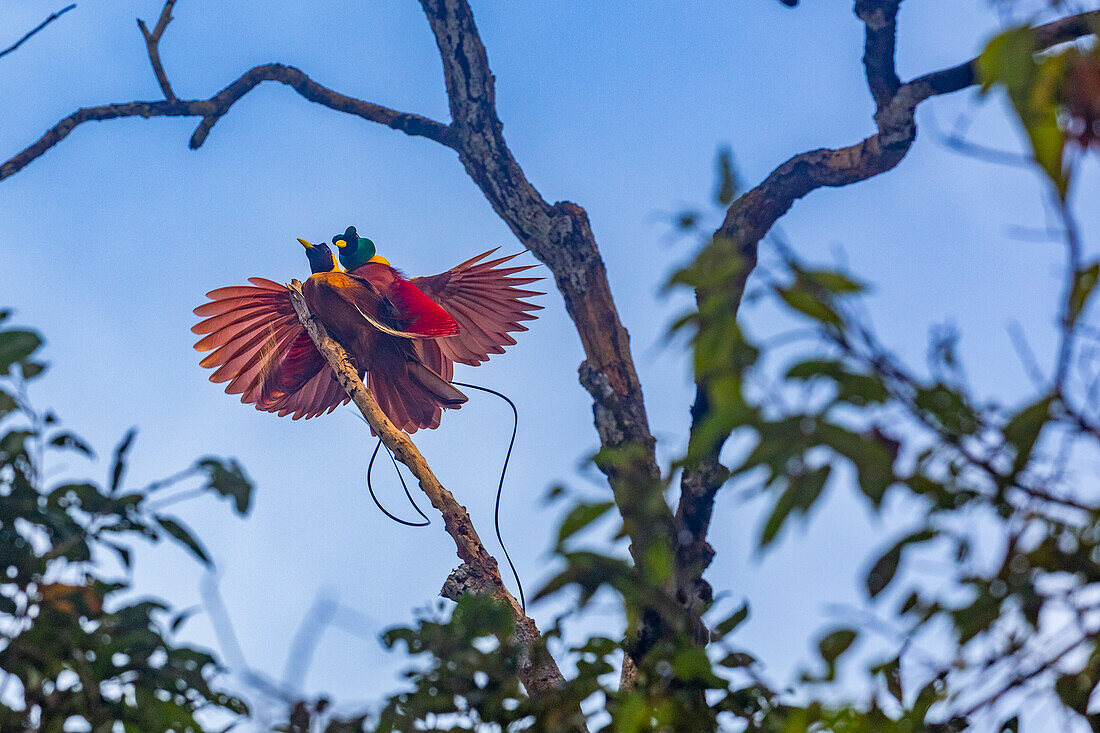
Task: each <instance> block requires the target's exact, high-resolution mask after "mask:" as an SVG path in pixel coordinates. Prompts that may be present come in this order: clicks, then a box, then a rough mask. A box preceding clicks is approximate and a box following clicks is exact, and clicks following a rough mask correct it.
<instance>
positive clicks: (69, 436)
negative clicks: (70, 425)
mask: <svg viewBox="0 0 1100 733" xmlns="http://www.w3.org/2000/svg"><path fill="white" fill-rule="evenodd" d="M50 445H52V446H53V447H54V448H66V449H68V450H75V451H76V452H77V453H83V454H84V455H86V456H88V457H89V458H95V451H94V450H92V447H91V446H90V445H88V444H87V443H85V442H84V440H83V439H82V438H81V437H80V436H79V435H76V434H75V433H68V432H65V433H58V434H57V435H55V436H53V437H52V438H50Z"/></svg>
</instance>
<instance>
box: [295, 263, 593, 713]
mask: <svg viewBox="0 0 1100 733" xmlns="http://www.w3.org/2000/svg"><path fill="white" fill-rule="evenodd" d="M301 287H302V286H301V283H299V282H298V281H297V280H295V281H293V282H291V284H290V285H289V286H288V287H287V291H288V292H289V294H290V300H291V303H292V304H293V305H294V311H295V313H297V315H298V320H300V321H301V322H302V325H303V326H305V328H306V330H307V331H308V332H309V336H310V338H311V339H313V343H314V344H315V345H316V346H317V349H318V350H319V351H320V352H321V353H322V354H323V355H324V357H325V360H326V361H327V362H328V364H329V366H330V367H332V370H333V372H335V374H336V378H337V380H338V381H339V382H340V385H341V386H342V387H343V388H344V390H345V391H346V392H347V393H348V396H349V397H351V399H352V401H353V402H354V403H355V406H356V407H358V408H359V411H360V412H362V413H363V417H364V418H366V421H367V423H368V424H370V426H371V428H372V429H373V430H374V432H375V433H377V434H378V435H379V437H381V439H382V442H383V443H385V444H386V447H387V448H389V449H390V450H391V451H393V454H394V455H395V456H396V458H397V460H399V461H401V462H402V463H404V464H405V465H406V466H408V468H409V470H410V471H412V473H413V475H414V476H416V478H417V480H418V481H419V482H420V488H421V489H422V490H423V491H424V493H425V494H426V495H427V497H428V499H429V500H430V501H431V503H432V506H434V507H435V508H436V509H438V510H439V512H440V514H442V515H443V525H444V528H445V529H446V531H447V534H449V535H450V536H451V538H452V539H453V540H454V543H455V550H456V551H457V553H458V556H459V558H461V559H462V565H461V566H460V567H459V568H458V569H457V570H456V571H454V573H452V575H451V577H450V578H448V580H447V583H446V584H445V585H444V587H443V594H444V595H445V596H447V597H448V598H452V599H455V598H457V597H458V595H460V594H462V593H480V594H487V595H490V596H492V597H493V598H495V599H496V600H498V601H499V602H501V603H503V604H505V605H506V606H507V607H508V609H509V610H510V611H511V612H512V617H513V619H514V620H515V634H516V640H517V641H518V642H519V644H520V645H521V646H522V648H523V649H524V650H525V651H526V654H525V655H524V657H523V658H522V659H520V660H519V664H518V669H517V670H516V671H517V674H518V676H519V678H520V681H521V682H523V685H524V687H525V688H527V691H528V694H530V695H531V696H532V697H537V696H539V695H541V694H545V693H552V692H553V691H555V690H558V689H560V688H561V687H563V686H564V685H565V678H564V677H563V676H562V674H561V671H560V670H559V669H558V666H557V663H556V662H555V661H554V659H553V657H551V656H550V653H549V652H548V651H547V650H546V646H545V644H544V643H543V640H542V636H541V635H540V634H539V630H538V627H537V626H535V622H534V621H533V620H531V619H530V618H529V617H528V616H527V615H526V614H525V613H524V612H523V610H522V609H521V608H520V605H519V603H518V602H517V601H516V599H515V598H514V597H513V596H512V594H511V593H509V592H508V590H507V588H505V587H504V583H503V581H502V580H501V577H500V571H499V569H498V568H497V561H496V559H495V558H493V556H492V555H490V554H489V552H488V551H487V550H486V549H485V546H484V545H483V544H482V542H481V538H480V537H478V534H477V530H476V529H474V525H473V521H472V520H471V519H470V515H469V514H467V513H466V508H465V507H463V506H462V505H461V504H459V503H458V502H457V501H456V500H455V498H454V496H453V495H452V494H451V492H449V491H448V490H447V489H446V488H445V487H444V486H443V484H441V483H440V481H439V479H438V478H436V476H435V474H434V473H433V472H432V470H431V468H430V467H429V466H428V463H427V461H425V460H424V456H423V455H421V453H420V451H419V450H417V448H416V446H415V445H414V444H413V442H412V440H411V439H410V438H409V436H408V435H407V434H406V433H404V432H402V431H401V430H398V429H397V427H395V426H394V424H393V423H392V422H390V419H389V418H388V417H386V414H385V413H384V412H382V409H381V408H380V407H379V406H378V402H377V401H376V400H375V399H374V395H372V394H371V393H370V391H369V390H368V389H367V388H366V386H365V385H364V384H363V381H362V380H361V379H360V378H359V371H358V369H357V368H356V367H355V366H354V365H353V364H352V362H351V359H350V358H349V357H348V354H347V352H346V351H344V349H343V347H342V346H340V344H339V343H337V342H336V341H335V340H334V339H333V338H331V337H330V336H329V335H328V334H327V333H326V331H325V328H324V326H322V325H321V324H320V323H319V322H318V321H317V320H316V319H315V318H313V316H312V315H310V312H309V307H308V306H307V305H306V301H305V298H304V296H303V295H302V289H301ZM577 716H578V717H577V718H576V721H582V720H583V718H581V717H579V716H580V711H579V710H578V711H577ZM576 721H574V722H576ZM575 729H577V730H584V725H583V723H577V725H576V726H575Z"/></svg>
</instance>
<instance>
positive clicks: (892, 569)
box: [867, 529, 936, 598]
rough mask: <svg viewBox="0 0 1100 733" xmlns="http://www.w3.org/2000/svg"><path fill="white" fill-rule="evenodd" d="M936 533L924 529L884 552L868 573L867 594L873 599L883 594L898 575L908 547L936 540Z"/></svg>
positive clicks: (899, 541) (903, 538)
mask: <svg viewBox="0 0 1100 733" xmlns="http://www.w3.org/2000/svg"><path fill="white" fill-rule="evenodd" d="M935 536H936V533H935V532H934V531H933V530H931V529H922V530H918V531H916V532H913V533H911V534H908V535H906V536H905V537H902V538H901V539H900V540H898V541H897V542H895V543H894V545H893V547H891V548H890V549H889V550H887V551H886V552H884V553H883V554H882V555H881V556H880V557H879V559H878V560H876V561H875V563H874V565H872V566H871V569H870V571H868V573H867V592H868V594H870V596H871V597H872V598H874V597H875V596H877V595H878V594H879V593H881V592H882V591H883V590H884V589H885V588H886V586H888V585H889V584H890V581H891V580H893V579H894V575H896V574H897V571H898V565H899V564H900V563H901V553H902V550H904V549H905V548H906V546H908V545H911V544H915V543H918V542H927V541H928V540H931V539H934V538H935Z"/></svg>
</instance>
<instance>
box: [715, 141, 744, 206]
mask: <svg viewBox="0 0 1100 733" xmlns="http://www.w3.org/2000/svg"><path fill="white" fill-rule="evenodd" d="M717 166H718V189H717V191H715V194H714V200H715V201H716V202H718V204H720V205H722V206H729V205H730V204H732V203H733V200H734V199H735V198H737V195H738V194H739V193H740V191H741V181H740V180H739V177H738V175H737V170H736V168H735V167H734V164H733V151H731V150H730V149H729V148H728V147H724V148H722V149H721V150H719V151H718V161H717Z"/></svg>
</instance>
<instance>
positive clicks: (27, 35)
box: [0, 3, 76, 57]
mask: <svg viewBox="0 0 1100 733" xmlns="http://www.w3.org/2000/svg"><path fill="white" fill-rule="evenodd" d="M75 7H76V3H73V4H72V5H66V6H65V7H63V8H61V10H58V11H57V12H56V13H51V14H50V17H48V18H46V19H45V20H44V21H42V22H41V23H39V24H38V25H36V26H35V27H34V28H31V29H30V30H29V31H27V32H26V33H24V34H23V37H22V38H20V39H19V40H18V41H16V42H15V43H13V44H12V45H10V46H8V47H7V48H5V49H4V50H3V51H0V57H2V56H7V55H8V54H9V53H11V52H12V51H14V50H15V49H17V48H19V47H20V46H22V45H23V44H24V43H26V42H27V41H28V40H29V39H30V37H31V36H33V35H34V34H35V33H38V32H39V31H40V30H42V29H43V28H45V27H46V26H48V25H49V24H50V23H52V22H54V21H55V20H57V19H58V18H60V17H61V16H62V15H64V14H65V13H67V12H69V11H70V10H72V9H73V8H75Z"/></svg>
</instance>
